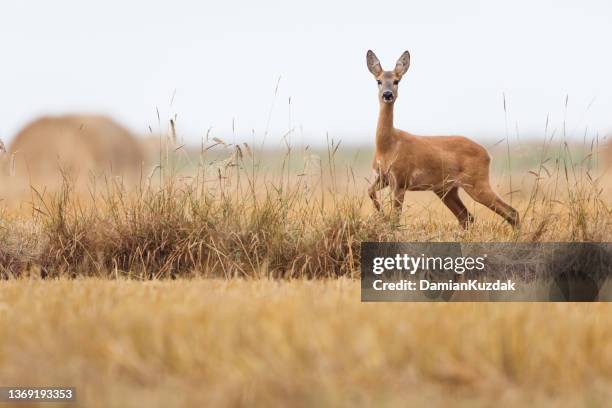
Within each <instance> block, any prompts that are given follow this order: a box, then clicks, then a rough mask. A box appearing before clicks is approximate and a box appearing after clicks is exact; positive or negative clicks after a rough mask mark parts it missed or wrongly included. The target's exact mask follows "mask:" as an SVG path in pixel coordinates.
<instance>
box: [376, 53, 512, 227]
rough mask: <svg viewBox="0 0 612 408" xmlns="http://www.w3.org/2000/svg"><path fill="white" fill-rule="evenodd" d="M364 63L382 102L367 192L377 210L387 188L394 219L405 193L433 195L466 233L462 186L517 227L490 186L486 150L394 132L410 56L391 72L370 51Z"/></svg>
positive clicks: (468, 218)
mask: <svg viewBox="0 0 612 408" xmlns="http://www.w3.org/2000/svg"><path fill="white" fill-rule="evenodd" d="M366 60H367V64H368V69H369V70H370V72H371V73H372V74H373V75H374V78H376V81H377V83H378V99H379V102H380V111H379V115H378V125H377V127H376V151H375V153H374V160H373V163H372V168H373V169H374V178H375V179H374V182H373V183H372V185H371V186H370V188H369V189H368V193H369V195H370V198H371V199H372V202H373V203H374V206H375V207H376V209H377V210H380V209H381V206H380V202H379V200H378V198H377V197H376V192H377V191H378V190H380V189H382V188H385V187H386V186H389V187H390V189H391V192H392V195H393V206H394V209H395V212H396V213H397V214H398V215H399V213H401V211H402V204H403V202H404V193H405V192H406V191H407V190H409V191H426V190H428V191H433V192H434V193H436V195H437V196H438V197H440V199H441V200H442V202H443V203H444V204H445V205H446V206H447V207H448V208H449V209H450V210H451V211H452V213H453V214H454V215H455V216H456V217H457V219H458V220H459V223H460V224H461V225H462V226H463V227H464V228H467V227H468V226H469V224H470V223H471V222H473V220H474V219H473V217H472V215H471V214H470V213H469V212H468V210H467V208H465V205H464V204H463V203H462V202H461V199H460V198H459V194H458V190H459V187H461V188H463V189H464V190H465V191H466V192H467V193H468V195H469V196H470V197H472V198H473V199H474V200H475V201H477V202H479V203H480V204H483V205H485V206H487V207H488V208H490V209H491V210H493V211H495V212H496V213H497V214H499V215H500V216H502V217H503V218H504V219H505V220H506V221H508V223H510V225H512V226H513V227H517V226H518V225H519V215H518V212H517V211H516V210H515V209H514V208H512V207H511V206H510V205H508V204H506V203H505V202H504V201H503V200H502V199H501V198H500V197H499V196H498V195H497V194H495V192H494V191H493V189H492V188H491V185H490V184H489V164H490V161H491V159H490V158H489V154H488V153H487V150H486V149H485V148H484V147H482V146H481V145H479V144H478V143H476V142H473V141H472V140H470V139H468V138H465V137H462V136H415V135H412V134H410V133H408V132H404V131H402V130H399V129H395V128H394V127H393V105H394V103H395V100H396V99H397V89H398V85H399V82H400V80H401V79H402V76H404V74H405V73H406V71H408V67H409V66H410V53H409V52H408V51H406V52H404V53H403V54H402V56H401V57H400V58H399V60H398V61H397V63H396V65H395V68H394V69H393V70H392V71H384V70H383V69H382V67H381V65H380V61H379V60H378V58H377V57H376V55H375V54H374V53H373V52H372V51H368V53H367V56H366Z"/></svg>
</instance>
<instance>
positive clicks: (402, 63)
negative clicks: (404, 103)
mask: <svg viewBox="0 0 612 408" xmlns="http://www.w3.org/2000/svg"><path fill="white" fill-rule="evenodd" d="M366 61H367V64H368V69H369V70H370V72H371V73H372V75H374V78H376V82H377V83H378V98H379V99H380V101H381V102H382V103H393V102H395V100H396V99H397V88H398V85H399V82H400V81H401V79H402V77H403V76H404V74H405V73H406V71H408V67H409V66H410V53H409V52H408V51H404V53H403V54H402V56H401V57H400V58H399V59H398V60H397V63H396V64H395V68H394V69H393V71H385V70H383V69H382V67H381V66H380V61H379V60H378V58H377V57H376V54H374V52H372V50H368V54H367V55H366Z"/></svg>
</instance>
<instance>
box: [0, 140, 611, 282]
mask: <svg viewBox="0 0 612 408" xmlns="http://www.w3.org/2000/svg"><path fill="white" fill-rule="evenodd" d="M218 143H219V142H215V144H218ZM226 150H227V151H228V152H229V153H228V154H227V155H226V156H225V157H219V155H218V154H217V157H216V158H215V159H214V160H209V159H207V156H206V149H205V148H203V149H202V152H201V156H199V158H198V159H197V160H198V163H199V164H198V165H197V166H195V167H193V166H192V168H191V170H190V171H189V172H188V173H187V174H185V173H183V174H181V173H180V172H178V171H177V170H176V168H175V166H174V165H176V163H177V162H179V160H178V159H179V158H180V156H179V157H178V158H177V157H174V156H170V157H166V158H162V159H160V163H161V164H160V166H158V167H156V168H155V169H154V170H153V172H152V173H151V174H150V175H149V176H148V177H146V178H143V180H142V182H141V184H140V186H139V187H138V188H137V189H136V190H133V191H132V190H129V191H128V190H126V189H125V187H124V185H123V184H122V183H121V182H120V181H117V180H107V182H106V183H105V184H104V185H102V186H99V185H97V186H96V185H93V186H92V187H91V190H90V193H89V195H85V196H84V195H83V194H82V193H79V192H76V191H74V190H73V186H74V183H73V182H72V180H69V179H66V180H65V182H64V184H63V188H62V189H61V190H60V191H59V192H55V193H43V192H39V191H33V195H32V204H31V205H32V207H31V208H32V211H31V212H32V213H31V214H30V215H26V216H25V217H21V218H15V217H11V216H8V215H6V216H4V217H1V216H0V218H1V219H2V223H3V226H0V228H2V229H0V240H4V241H6V242H8V241H12V243H11V244H10V245H6V246H5V247H4V248H5V249H0V257H3V258H4V259H9V261H7V262H4V263H2V264H1V265H0V268H2V269H0V273H2V275H3V276H5V277H11V276H24V275H29V274H34V275H37V276H38V275H43V276H51V277H55V276H97V277H118V276H126V277H135V278H139V279H151V278H165V277H173V278H176V277H179V276H183V277H191V276H206V277H226V278H228V277H275V278H276V277H280V278H296V277H300V278H329V277H337V276H348V277H355V276H358V273H357V271H358V269H359V245H360V242H362V241H366V240H368V241H477V242H486V241H511V242H513V241H528V242H533V241H606V240H610V239H611V238H612V208H611V206H610V190H609V188H607V186H608V183H607V181H606V178H605V177H606V176H605V174H604V173H602V172H600V171H598V170H597V168H596V167H594V164H593V163H594V160H595V158H596V156H595V155H594V154H593V152H588V151H587V154H586V156H584V157H578V158H575V157H573V156H574V155H575V154H576V152H577V150H576V149H573V150H572V149H570V148H569V146H568V145H567V144H560V145H559V146H556V147H555V148H553V147H551V145H549V144H546V143H544V145H542V146H541V147H540V150H541V151H535V152H532V156H535V157H536V158H538V159H539V162H537V163H538V164H537V165H536V166H535V167H530V168H529V170H525V171H524V172H518V171H517V172H514V177H513V180H514V187H515V190H513V191H512V200H513V203H512V204H513V205H514V206H515V207H516V208H517V209H518V210H519V212H520V214H521V219H522V221H523V223H522V227H521V228H520V229H517V230H513V229H511V228H510V227H509V226H508V225H506V224H505V223H504V222H503V220H502V219H501V218H499V217H497V216H496V215H494V214H493V213H492V212H491V211H490V210H488V209H486V208H484V207H482V206H480V205H479V204H475V203H474V202H472V201H470V200H465V201H466V204H467V206H468V208H470V210H471V211H472V212H473V213H475V215H476V217H477V220H478V221H477V223H476V224H475V225H473V226H472V228H470V229H469V230H467V231H464V230H462V229H460V228H458V226H457V221H456V220H455V219H454V217H453V216H452V215H451V214H450V212H449V211H448V209H446V208H445V207H444V206H443V204H442V203H441V202H440V201H439V200H438V199H437V198H436V197H435V196H434V195H433V194H431V193H427V192H426V193H413V192H409V193H408V194H407V203H406V205H405V208H406V209H405V212H404V214H403V216H402V218H400V219H395V218H394V217H392V216H391V214H389V213H388V212H387V213H385V214H382V215H381V214H377V213H375V212H374V211H373V209H372V205H371V203H370V202H369V199H367V198H365V194H364V192H365V190H366V186H367V182H366V180H364V178H363V177H361V176H359V174H363V173H364V172H367V170H365V169H364V168H363V167H362V168H352V167H346V168H345V170H346V171H344V170H343V169H342V168H341V166H339V165H338V164H337V163H336V158H335V155H336V154H337V153H338V151H339V149H338V146H336V145H333V144H332V145H331V146H330V148H329V150H328V152H327V158H326V160H324V161H322V162H321V161H319V162H318V164H317V165H316V166H314V165H313V164H312V161H313V160H312V158H311V155H310V153H309V152H308V151H302V152H293V151H292V150H288V151H287V152H286V153H285V155H284V157H285V158H284V159H283V160H279V161H278V163H277V168H276V169H275V171H273V172H272V173H268V172H266V170H265V169H264V166H263V163H262V159H260V158H258V157H257V155H256V154H253V153H252V151H251V148H250V147H249V146H248V145H246V144H244V145H240V146H238V145H234V146H228V147H227V149H226ZM583 153H584V152H583ZM177 155H178V153H177ZM295 156H299V157H300V159H299V160H296V158H295ZM264 157H265V156H264ZM532 159H533V158H532ZM300 160H301V169H300V168H297V166H296V161H297V162H300ZM173 163H174V165H173ZM494 184H497V185H498V187H497V189H498V191H500V193H502V194H504V190H505V189H504V186H503V184H504V183H503V175H500V174H498V175H496V176H495V178H494ZM504 195H505V196H506V198H507V199H509V194H507V193H506V194H504ZM387 201H388V197H387ZM387 207H390V206H389V205H388V206H387ZM7 214H8V213H7ZM16 230H20V231H27V232H29V234H25V235H24V234H16V233H15V231H16ZM0 242H1V241H0ZM32 243H34V244H32Z"/></svg>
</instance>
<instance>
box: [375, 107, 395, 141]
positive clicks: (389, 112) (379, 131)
mask: <svg viewBox="0 0 612 408" xmlns="http://www.w3.org/2000/svg"><path fill="white" fill-rule="evenodd" d="M394 133H395V129H394V128H393V104H392V103H384V102H381V103H380V111H379V112H378V125H377V126H376V150H377V151H379V152H381V151H386V150H389V149H390V148H391V146H392V145H393V138H394Z"/></svg>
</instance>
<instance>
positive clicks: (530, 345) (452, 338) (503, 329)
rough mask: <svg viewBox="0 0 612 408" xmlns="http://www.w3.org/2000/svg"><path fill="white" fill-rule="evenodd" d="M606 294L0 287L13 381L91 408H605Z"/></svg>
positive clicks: (175, 285) (3, 370)
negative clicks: (424, 295)
mask: <svg viewBox="0 0 612 408" xmlns="http://www.w3.org/2000/svg"><path fill="white" fill-rule="evenodd" d="M610 311H611V310H610V307H609V306H608V305H606V304H585V305H579V304H363V303H360V301H359V284H358V283H357V282H356V281H354V280H349V279H338V280H329V281H327V280H319V281H303V280H294V281H271V280H265V279H263V280H253V281H246V280H190V281H186V280H177V281H154V282H144V283H143V282H136V281H133V280H131V281H125V280H116V281H109V280H98V279H77V280H59V281H40V280H20V281H8V282H3V283H1V290H0V330H1V332H2V333H5V335H3V336H1V337H0V378H1V379H2V382H3V383H4V384H19V385H24V384H33V385H34V384H37V385H57V386H67V385H72V386H75V387H77V389H78V391H77V392H78V395H79V397H78V398H79V401H80V404H79V405H80V406H88V407H122V408H126V407H143V406H146V407H170V406H253V405H258V406H355V405H366V406H398V405H401V406H406V405H418V406H449V405H452V406H465V407H474V406H476V407H478V406H491V405H496V406H517V405H518V406H520V405H529V406H551V405H554V406H568V407H569V406H589V407H598V406H602V407H603V406H606V405H607V402H609V400H610V398H611V397H612V395H611V392H610V390H611V389H612V387H611V385H612V384H611V381H612V348H611V347H612V314H611V313H610Z"/></svg>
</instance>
